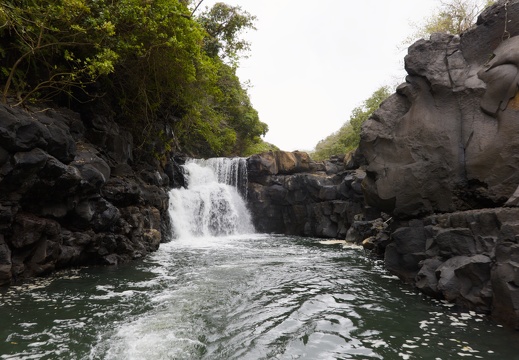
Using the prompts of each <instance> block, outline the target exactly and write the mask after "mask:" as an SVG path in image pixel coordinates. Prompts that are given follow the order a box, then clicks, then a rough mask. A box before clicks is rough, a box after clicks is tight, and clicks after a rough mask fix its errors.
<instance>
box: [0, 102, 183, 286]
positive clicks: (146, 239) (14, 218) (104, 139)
mask: <svg viewBox="0 0 519 360" xmlns="http://www.w3.org/2000/svg"><path fill="white" fill-rule="evenodd" d="M85 125H86V126H85ZM133 155H134V150H133V144H132V136H131V135H130V134H129V133H128V132H125V131H123V130H122V129H120V128H119V127H118V126H117V124H116V123H115V122H113V121H111V120H110V119H109V118H108V117H105V116H101V115H92V116H84V117H83V118H81V117H80V116H79V115H78V114H77V113H73V112H71V111H69V110H51V109H44V110H42V109H37V111H27V110H24V109H21V108H12V107H9V106H7V105H0V285H4V284H9V283H12V282H13V281H16V280H18V279H22V278H25V277H30V276H38V275H43V274H47V273H49V272H51V271H53V270H54V269H57V268H61V267H68V266H78V265H86V264H117V263H120V262H124V261H128V260H130V259H135V258H139V257H142V256H143V255H145V254H147V253H148V252H150V251H153V250H156V249H157V248H158V246H159V243H160V242H161V241H164V240H165V239H166V236H167V234H168V231H167V230H166V228H167V226H168V224H169V217H168V215H167V211H166V210H167V205H168V196H167V192H166V191H167V190H166V188H167V186H168V185H171V184H172V183H173V181H174V178H175V176H174V172H173V171H171V172H170V173H171V174H170V176H169V177H168V176H167V175H166V173H165V172H164V171H160V170H158V169H160V168H161V167H160V166H159V164H153V162H148V164H150V163H151V164H152V165H139V164H136V163H135V161H134V159H133ZM130 164H132V165H133V166H132V167H131V166H130ZM169 167H170V168H171V167H172V164H169ZM170 178H171V179H170ZM165 230H166V231H165Z"/></svg>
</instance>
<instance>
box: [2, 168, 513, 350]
mask: <svg viewBox="0 0 519 360" xmlns="http://www.w3.org/2000/svg"><path fill="white" fill-rule="evenodd" d="M191 166H193V169H191V170H192V172H191V174H192V175H193V174H194V173H196V172H197V171H199V170H200V171H202V170H201V169H199V168H198V166H199V165H196V166H195V165H191ZM203 171H205V170H203ZM206 175H207V173H206ZM195 182H196V181H194V180H193V179H191V183H190V187H191V185H194V184H195ZM210 182H211V183H212V182H213V181H212V180H211V181H210ZM199 185H200V186H201V188H200V189H198V190H196V191H199V195H198V196H194V197H193V194H192V193H191V192H189V191H193V190H195V189H194V188H191V189H187V190H189V191H186V189H184V190H182V191H181V190H179V192H177V193H174V194H172V199H175V200H174V201H175V202H176V203H182V202H184V204H185V203H186V202H188V203H190V202H191V201H195V200H193V199H197V200H196V201H198V202H199V205H201V206H202V208H203V211H202V210H200V209H199V210H198V211H195V212H194V213H193V214H192V216H183V215H182V216H181V214H182V213H183V214H184V215H185V212H186V211H188V210H187V209H186V208H183V209H182V208H177V209H174V208H173V207H172V219H173V222H174V223H175V224H176V225H175V227H176V228H177V229H176V232H177V235H176V237H177V238H176V239H174V240H173V241H171V242H169V243H166V244H162V245H161V247H160V249H159V250H158V251H157V252H155V253H153V254H150V255H149V256H148V257H146V258H145V259H143V260H141V261H138V262H134V263H131V264H127V265H121V266H118V267H90V268H80V269H73V270H67V271H61V272H58V273H55V274H53V275H51V276H49V277H45V278H39V279H34V280H31V281H28V282H26V283H23V284H21V285H17V286H12V287H9V288H5V289H2V290H1V291H0V359H118V360H120V359H135V360H137V359H139V360H141V359H143V360H146V359H149V360H152V359H153V360H161V359H189V360H190V359H210V360H213V359H222V360H227V359H251V360H256V359H324V360H326V359H460V358H465V357H466V358H475V359H519V341H518V340H519V335H518V333H517V332H514V331H512V330H510V329H506V328H504V327H501V326H499V325H497V324H495V323H493V322H492V321H491V320H490V319H488V318H486V317H485V316H484V315H483V314H476V313H474V312H463V311H459V309H457V308H456V307H455V306H452V304H448V303H444V302H441V301H436V300H431V299H427V298H425V297H423V296H422V295H420V294H419V293H417V292H415V291H414V290H413V289H412V288H410V287H409V286H408V285H405V284H402V283H401V282H400V281H399V280H398V279H397V278H395V277H394V276H391V275H389V274H387V273H386V271H385V270H384V269H383V267H382V265H381V264H380V263H379V262H377V261H375V260H372V259H370V258H368V257H366V256H365V253H364V250H363V249H362V248H360V247H358V246H349V245H346V246H344V245H343V244H332V245H330V244H326V243H323V242H322V241H320V240H319V239H311V238H300V237H287V236H274V235H267V234H253V233H250V232H249V230H250V224H249V223H248V222H249V221H250V219H249V218H247V216H245V218H243V215H246V214H244V213H243V211H244V210H243V208H242V207H241V206H242V205H238V206H237V207H236V206H235V205H233V204H232V202H233V201H234V200H229V199H231V198H232V199H234V198H236V196H235V195H236V194H234V193H233V194H228V193H227V192H228V191H231V192H232V189H231V190H229V188H227V186H224V189H222V188H220V187H219V186H216V187H215V191H216V192H217V193H218V194H219V195H218V196H215V195H214V193H213V192H207V191H206V190H201V189H202V188H203V187H205V186H204V185H203V182H202V183H201V184H199ZM197 186H198V185H197ZM211 186H215V185H214V184H212V185H211ZM211 194H212V195H211ZM226 194H227V195H226ZM189 199H191V200H189ZM215 199H218V200H216V201H215ZM207 202H210V203H211V204H214V206H215V208H214V209H220V210H222V209H226V210H224V211H230V212H231V214H227V215H225V216H227V220H225V221H221V219H220V220H216V219H214V218H213V220H212V221H205V222H204V221H202V220H201V219H199V218H197V216H198V215H199V214H202V215H200V216H202V217H203V218H204V219H211V218H212V215H210V214H213V213H214V212H215V211H216V212H218V211H220V210H218V211H217V210H214V209H213V210H211V209H207V208H206V206H207V205H208V204H207ZM182 206H184V205H182ZM211 206H212V205H211ZM175 211H178V213H175ZM179 217H180V218H179ZM184 221H187V222H194V223H196V224H199V225H196V226H195V225H193V224H191V225H189V226H191V227H192V228H191V230H190V232H188V233H183V234H182V235H178V233H181V232H182V231H183V230H182V229H185V228H186V227H188V225H187V224H185V223H183V222H184ZM229 226H230V227H231V228H229ZM179 227H180V228H179Z"/></svg>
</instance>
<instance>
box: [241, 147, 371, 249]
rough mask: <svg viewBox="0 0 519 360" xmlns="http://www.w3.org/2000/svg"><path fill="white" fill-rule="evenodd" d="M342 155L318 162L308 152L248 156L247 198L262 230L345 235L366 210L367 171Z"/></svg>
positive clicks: (311, 234) (255, 223)
mask: <svg viewBox="0 0 519 360" xmlns="http://www.w3.org/2000/svg"><path fill="white" fill-rule="evenodd" d="M355 167H357V166H355V164H354V162H353V161H352V162H346V165H345V164H344V161H343V159H342V158H335V159H331V160H330V161H324V162H320V163H316V162H313V161H311V160H310V158H309V156H308V154H307V153H304V152H297V151H296V152H293V153H291V152H283V151H275V152H267V153H263V154H259V155H254V156H251V157H250V158H249V159H248V177H249V188H248V202H249V207H250V210H251V213H252V218H253V221H254V225H255V227H256V230H257V231H260V232H267V233H280V234H289V235H300V236H310V237H326V238H341V239H343V238H345V236H346V234H347V232H348V229H349V228H350V227H351V224H352V223H353V222H354V221H355V220H356V219H357V220H359V216H362V214H363V213H369V211H365V209H364V200H363V195H362V189H361V182H362V180H363V179H364V177H365V172H364V171H363V170H361V169H358V167H357V168H356V169H353V168H355Z"/></svg>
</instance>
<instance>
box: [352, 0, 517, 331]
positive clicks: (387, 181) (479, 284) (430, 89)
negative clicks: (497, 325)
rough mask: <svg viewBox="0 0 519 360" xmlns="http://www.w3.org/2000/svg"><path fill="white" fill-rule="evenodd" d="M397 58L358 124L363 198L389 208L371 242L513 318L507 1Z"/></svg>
mask: <svg viewBox="0 0 519 360" xmlns="http://www.w3.org/2000/svg"><path fill="white" fill-rule="evenodd" d="M405 68H406V71H407V73H408V76H407V79H406V82H405V83H404V84H402V85H400V86H399V87H398V88H397V91H396V93H395V94H394V95H392V96H391V97H389V98H388V99H387V100H386V101H385V102H384V103H383V104H382V105H381V107H380V109H379V110H377V111H376V112H375V113H374V115H373V116H372V117H371V118H370V119H369V120H368V121H366V122H365V123H364V125H363V128H362V139H361V144H360V149H361V152H362V154H363V155H364V157H365V159H366V162H367V166H366V177H365V179H364V181H363V183H362V186H363V190H364V194H365V198H366V201H367V203H368V204H369V205H370V206H373V207H376V208H378V209H380V210H383V211H385V212H387V213H389V214H391V215H392V216H393V217H394V219H395V221H394V224H393V225H392V233H391V242H390V244H389V245H387V243H384V244H380V246H378V248H376V251H377V252H378V253H379V254H382V255H383V256H384V257H385V263H386V266H387V268H388V269H390V270H391V271H392V272H394V273H396V274H398V275H399V276H400V277H401V278H403V279H405V280H406V281H409V282H411V283H414V284H415V285H416V286H417V287H418V288H419V289H421V290H422V291H424V292H425V293H427V294H429V295H432V296H436V297H439V298H445V299H448V300H450V301H454V302H457V303H459V304H460V305H463V306H464V307H468V308H471V309H476V310H481V311H486V312H492V314H493V315H494V316H496V317H497V318H499V319H500V320H501V321H505V322H508V323H510V324H511V325H513V326H515V327H516V328H518V329H519V278H518V277H517V274H518V273H519V262H517V259H519V226H518V222H519V209H517V208H516V207H515V206H517V205H519V201H518V196H519V191H517V189H518V186H519V171H518V170H519V157H518V154H519V136H518V135H519V94H518V90H519V87H518V86H519V1H517V0H515V1H499V2H498V3H497V4H495V5H493V6H491V7H490V8H488V9H487V10H485V11H484V12H483V13H482V14H481V15H480V17H479V19H478V21H477V24H476V25H475V26H474V27H473V28H471V29H470V30H469V31H467V32H465V33H464V34H462V35H461V36H452V35H445V34H434V35H433V36H431V38H430V39H429V40H420V41H418V42H416V43H415V44H414V45H412V46H411V47H410V48H409V51H408V55H407V56H406V57H405ZM503 206H507V207H503ZM386 245H387V246H386Z"/></svg>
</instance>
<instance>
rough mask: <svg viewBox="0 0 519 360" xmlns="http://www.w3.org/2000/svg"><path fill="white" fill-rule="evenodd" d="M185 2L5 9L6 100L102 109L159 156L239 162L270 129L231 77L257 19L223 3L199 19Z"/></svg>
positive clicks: (5, 5)
mask: <svg viewBox="0 0 519 360" xmlns="http://www.w3.org/2000/svg"><path fill="white" fill-rule="evenodd" d="M189 3H190V2H189V1H186V0H154V1H142V0H118V1H112V0H96V1H88V0H45V1H44V0H17V1H14V0H13V1H10V0H6V1H2V3H0V84H2V99H3V101H4V102H6V101H7V99H8V98H10V99H13V98H15V99H16V100H15V101H14V103H15V104H16V105H22V104H25V103H28V102H32V101H48V100H52V101H54V102H58V103H65V104H69V105H70V106H71V107H78V108H79V107H80V106H81V104H82V103H85V102H92V101H96V102H102V103H104V104H106V105H108V107H109V108H110V109H113V110H114V112H115V113H116V114H117V119H118V121H119V123H120V124H121V125H122V126H126V127H127V128H128V129H129V130H131V131H132V133H133V134H134V137H135V139H136V143H137V144H138V145H142V146H147V147H152V148H154V151H159V152H160V151H167V150H177V151H184V152H187V153H189V154H192V155H199V156H215V155H239V154H242V153H245V152H247V149H248V147H252V146H258V145H261V144H262V143H263V141H262V140H261V136H262V135H264V134H265V133H266V131H267V130H268V129H267V125H266V124H264V123H262V122H261V121H260V120H259V116H258V113H257V111H256V110H255V109H254V108H253V106H252V104H251V102H250V100H249V96H248V93H247V88H246V87H245V86H244V85H243V84H242V83H241V82H240V80H239V79H238V77H237V75H236V69H237V66H238V64H239V59H240V56H244V55H246V52H247V50H248V48H249V44H248V43H247V42H246V41H244V40H243V39H241V34H242V33H243V32H244V31H246V30H249V29H254V20H255V17H254V16H252V15H250V14H249V13H247V12H245V11H243V10H242V9H241V8H240V7H239V6H230V5H226V4H224V3H217V4H216V5H214V7H213V8H211V9H206V10H205V11H204V12H201V13H200V15H198V16H195V14H193V13H192V12H193V11H192V10H191V9H190V8H189V6H190V4H189ZM168 129H169V130H170V131H167V130H168ZM164 134H168V136H165V135H164Z"/></svg>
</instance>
